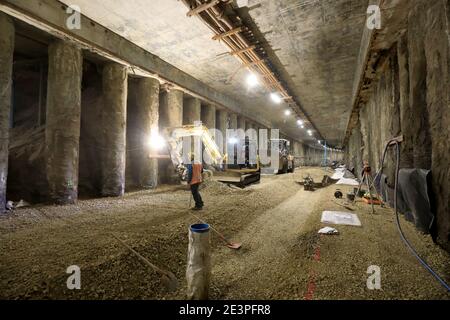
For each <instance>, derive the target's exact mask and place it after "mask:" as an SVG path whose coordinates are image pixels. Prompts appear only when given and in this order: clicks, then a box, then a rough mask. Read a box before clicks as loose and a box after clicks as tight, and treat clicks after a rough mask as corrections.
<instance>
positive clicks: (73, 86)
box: [45, 41, 83, 204]
mask: <svg viewBox="0 0 450 320" xmlns="http://www.w3.org/2000/svg"><path fill="white" fill-rule="evenodd" d="M82 66H83V57H82V54H81V49H80V48H78V47H76V46H74V45H73V44H72V43H69V42H64V41H56V42H54V43H52V44H51V45H50V46H49V68H48V86H47V118H46V127H45V128H46V129H45V152H46V158H47V169H46V173H47V181H48V186H49V197H50V200H51V201H52V202H55V203H58V204H69V203H74V202H75V201H76V200H77V198H78V163H79V160H78V159H79V152H80V142H79V141H80V123H81V80H82V73H83V68H82Z"/></svg>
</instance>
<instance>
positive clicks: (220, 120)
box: [216, 110, 229, 150]
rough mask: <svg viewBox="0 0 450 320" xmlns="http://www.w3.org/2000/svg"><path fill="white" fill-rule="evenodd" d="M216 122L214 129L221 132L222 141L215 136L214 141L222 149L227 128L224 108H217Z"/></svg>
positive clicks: (225, 143) (224, 144) (226, 116)
mask: <svg viewBox="0 0 450 320" xmlns="http://www.w3.org/2000/svg"><path fill="white" fill-rule="evenodd" d="M216 117H217V122H216V129H217V130H219V131H220V132H222V141H219V140H218V137H216V143H217V145H218V146H219V148H220V147H222V150H224V148H225V146H226V145H227V140H226V139H227V137H226V135H227V129H229V128H228V112H227V111H225V110H217V113H216Z"/></svg>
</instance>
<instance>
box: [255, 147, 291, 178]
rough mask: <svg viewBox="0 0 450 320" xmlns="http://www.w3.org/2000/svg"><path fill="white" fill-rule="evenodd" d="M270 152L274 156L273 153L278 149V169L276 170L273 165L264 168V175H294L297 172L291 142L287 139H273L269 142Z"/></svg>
mask: <svg viewBox="0 0 450 320" xmlns="http://www.w3.org/2000/svg"><path fill="white" fill-rule="evenodd" d="M268 144H269V146H268V149H269V150H268V151H269V152H270V154H271V157H272V156H273V155H272V152H273V151H274V152H275V150H277V149H278V167H277V168H274V166H273V164H272V163H271V164H270V166H266V167H264V168H263V173H266V174H286V173H294V171H295V158H294V156H293V155H292V154H291V148H290V146H291V142H290V141H289V140H286V139H271V140H270V141H269V142H268Z"/></svg>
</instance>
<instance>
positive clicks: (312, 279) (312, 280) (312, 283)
mask: <svg viewBox="0 0 450 320" xmlns="http://www.w3.org/2000/svg"><path fill="white" fill-rule="evenodd" d="M312 258H313V260H314V261H320V246H319V245H317V247H316V250H314V254H313V257H312ZM316 277H317V274H316V272H315V271H314V269H313V268H311V270H310V272H309V281H308V287H307V291H306V294H305V297H304V300H314V293H315V292H316V288H317V285H316Z"/></svg>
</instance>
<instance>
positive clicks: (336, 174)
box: [331, 168, 347, 180]
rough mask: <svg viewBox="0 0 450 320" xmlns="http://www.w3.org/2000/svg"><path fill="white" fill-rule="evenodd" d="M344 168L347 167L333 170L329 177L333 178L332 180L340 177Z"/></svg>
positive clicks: (342, 175) (343, 172)
mask: <svg viewBox="0 0 450 320" xmlns="http://www.w3.org/2000/svg"><path fill="white" fill-rule="evenodd" d="M345 170H347V169H345V168H337V169H336V170H334V174H333V176H332V177H331V179H333V180H339V179H342V178H343V177H344V174H345Z"/></svg>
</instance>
